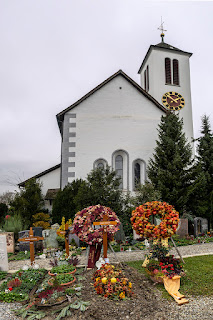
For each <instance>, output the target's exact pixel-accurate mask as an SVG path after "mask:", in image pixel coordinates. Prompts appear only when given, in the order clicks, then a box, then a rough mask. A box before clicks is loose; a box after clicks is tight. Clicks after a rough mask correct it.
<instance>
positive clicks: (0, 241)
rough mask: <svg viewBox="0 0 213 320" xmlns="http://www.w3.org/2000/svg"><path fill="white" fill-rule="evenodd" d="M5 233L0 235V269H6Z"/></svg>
mask: <svg viewBox="0 0 213 320" xmlns="http://www.w3.org/2000/svg"><path fill="white" fill-rule="evenodd" d="M8 269H9V268H8V257H7V242H6V235H0V270H1V271H8Z"/></svg>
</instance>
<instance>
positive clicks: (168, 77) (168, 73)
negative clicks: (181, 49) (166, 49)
mask: <svg viewBox="0 0 213 320" xmlns="http://www.w3.org/2000/svg"><path fill="white" fill-rule="evenodd" d="M165 76H166V84H171V80H172V78H171V60H170V59H169V58H166V59H165Z"/></svg>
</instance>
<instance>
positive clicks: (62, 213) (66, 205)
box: [52, 179, 86, 224]
mask: <svg viewBox="0 0 213 320" xmlns="http://www.w3.org/2000/svg"><path fill="white" fill-rule="evenodd" d="M85 185H86V182H85V181H84V180H82V179H77V180H74V181H73V182H72V183H68V184H67V185H66V186H65V188H64V189H63V190H60V191H59V192H58V193H57V195H56V198H55V199H54V202H53V209H52V222H53V223H56V222H58V223H59V224H60V223H61V220H62V217H65V220H66V221H67V220H69V219H72V220H73V218H74V216H75V214H76V212H77V211H78V208H77V206H76V202H75V198H76V196H77V194H78V192H79V189H80V188H83V187H84V186H85Z"/></svg>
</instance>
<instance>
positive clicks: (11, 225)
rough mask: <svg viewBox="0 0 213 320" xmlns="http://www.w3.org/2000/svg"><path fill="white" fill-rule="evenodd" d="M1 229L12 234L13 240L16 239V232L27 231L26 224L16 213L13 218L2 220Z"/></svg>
mask: <svg viewBox="0 0 213 320" xmlns="http://www.w3.org/2000/svg"><path fill="white" fill-rule="evenodd" d="M1 229H2V230H4V231H6V232H14V237H15V240H17V239H18V232H19V231H22V230H25V229H27V224H26V223H25V222H24V221H23V218H22V216H21V215H20V214H19V213H17V214H15V215H14V216H10V218H8V219H5V220H4V224H2V225H1Z"/></svg>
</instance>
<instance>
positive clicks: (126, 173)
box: [112, 149, 129, 190]
mask: <svg viewBox="0 0 213 320" xmlns="http://www.w3.org/2000/svg"><path fill="white" fill-rule="evenodd" d="M117 156H121V157H122V159H123V172H122V173H123V175H122V190H129V154H128V152H127V151H125V150H123V149H120V150H116V151H114V152H113V154H112V169H113V170H115V171H116V157H117ZM120 188H121V187H120Z"/></svg>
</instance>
